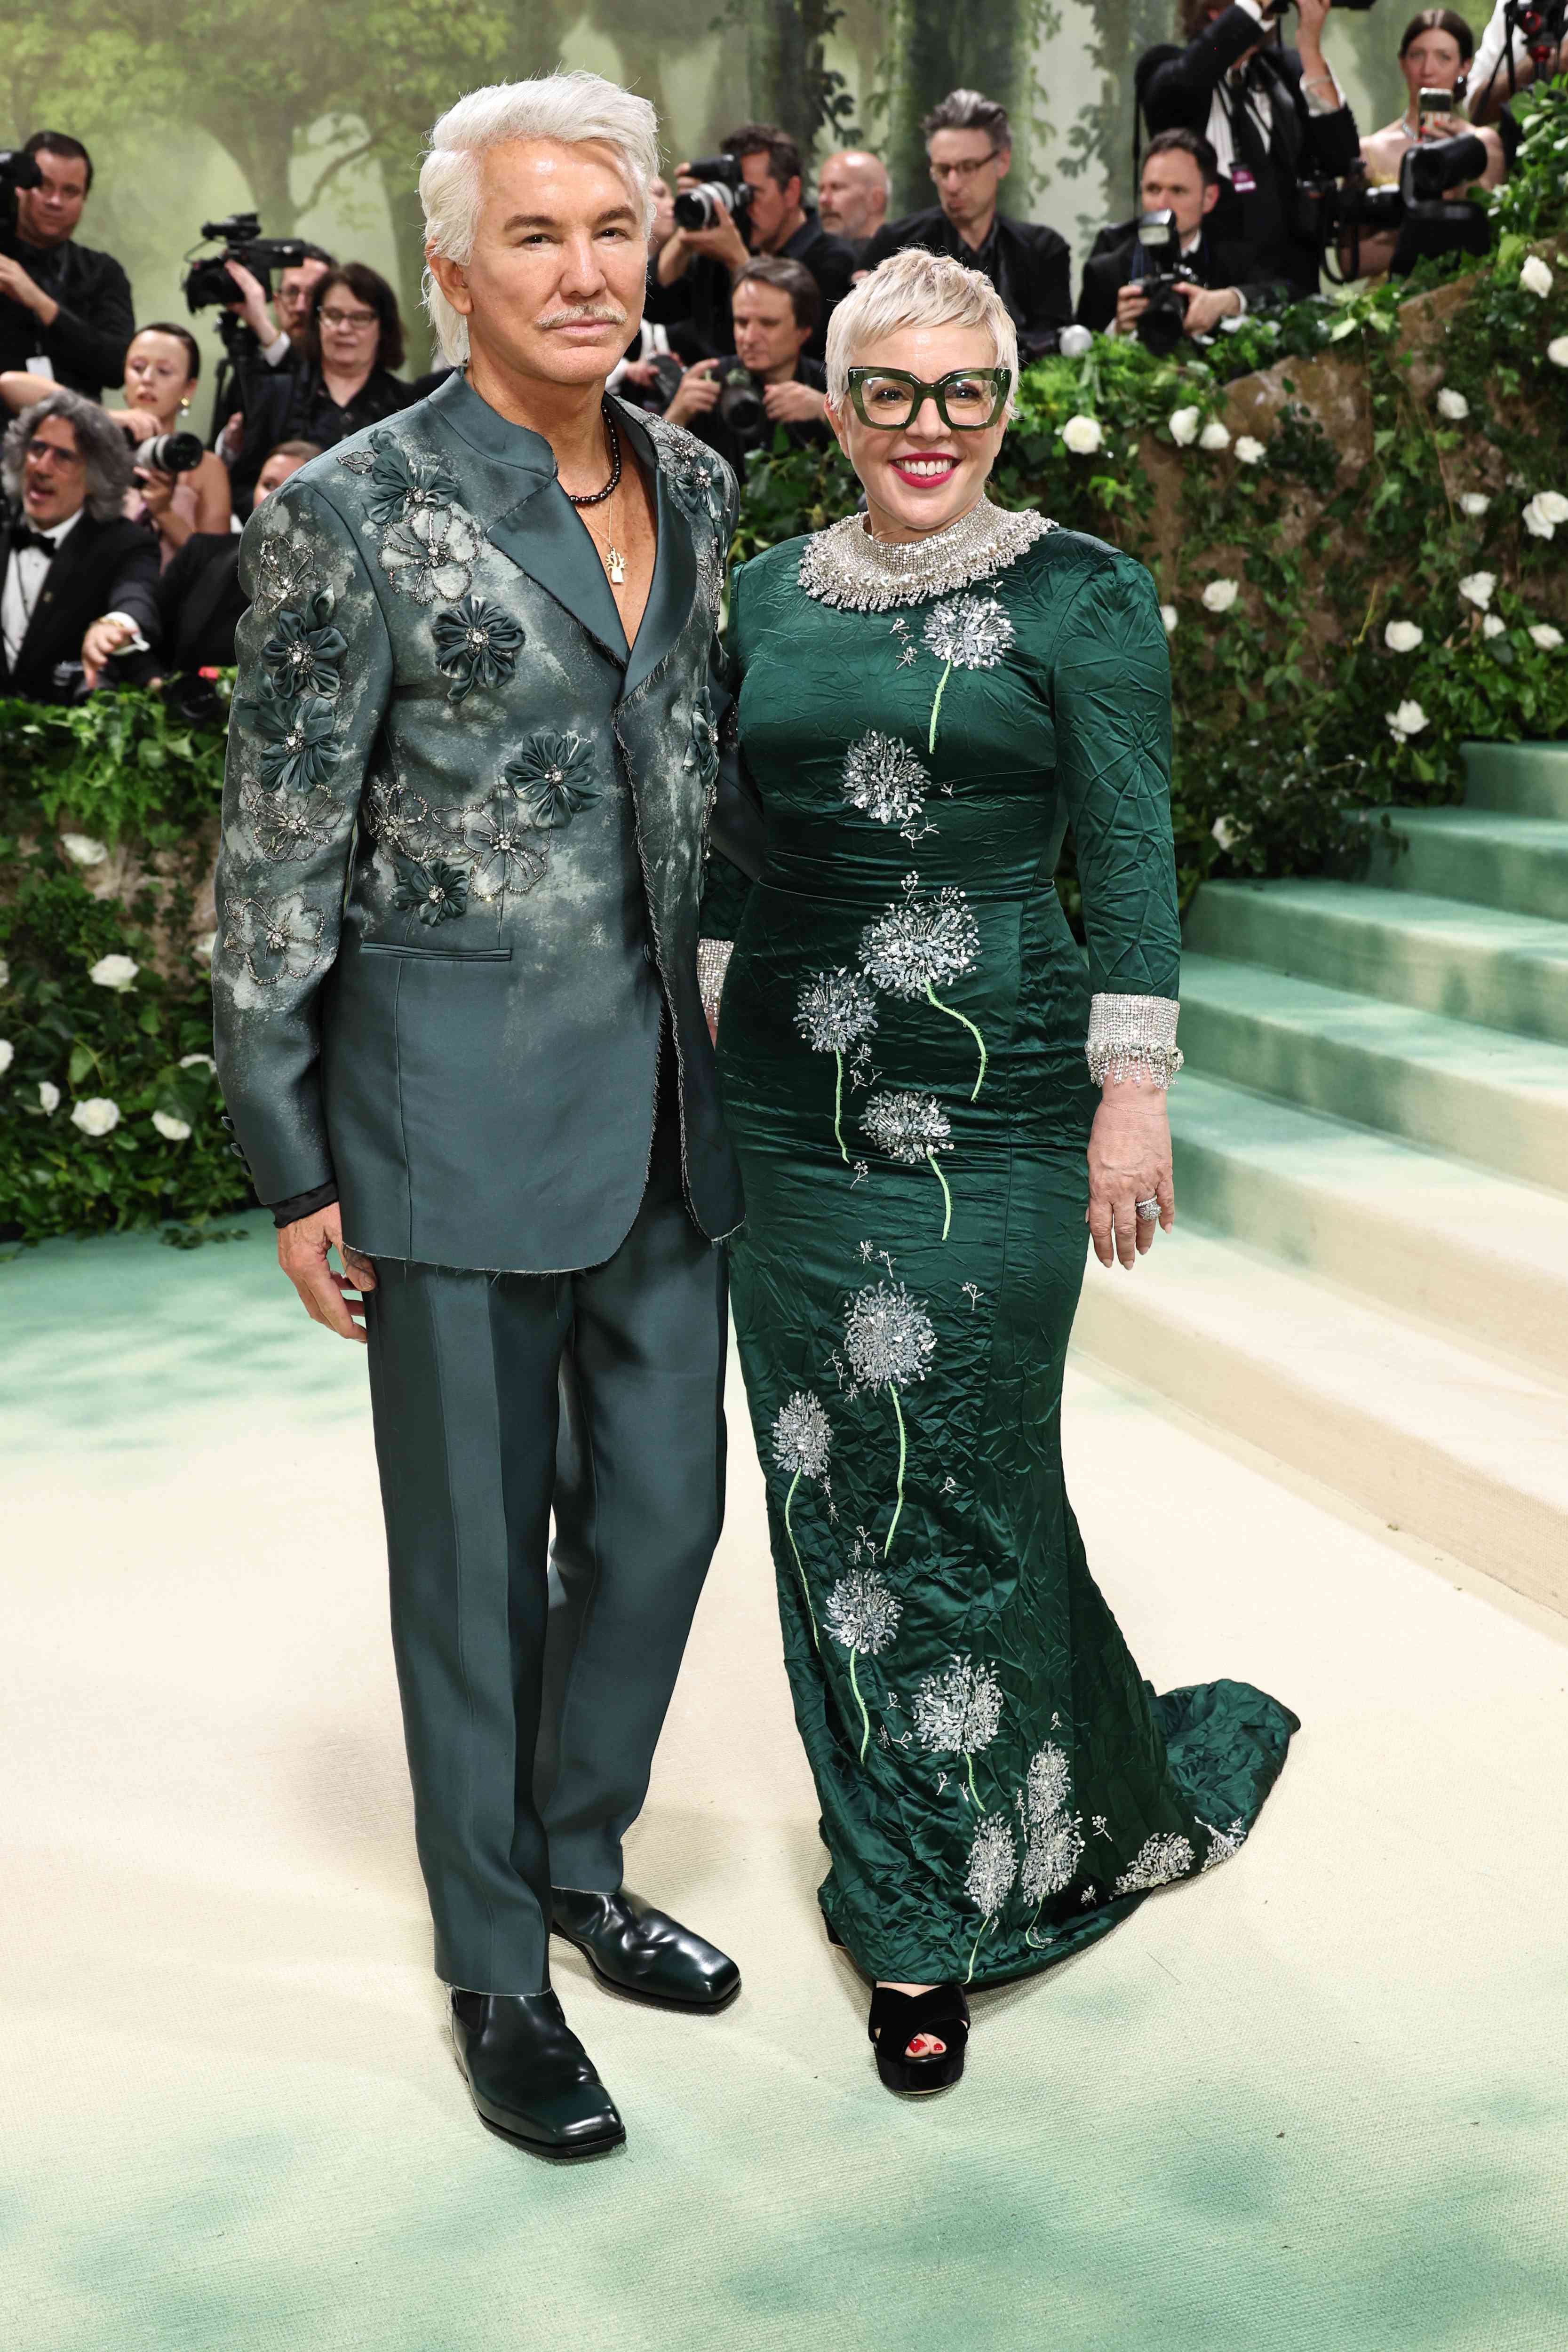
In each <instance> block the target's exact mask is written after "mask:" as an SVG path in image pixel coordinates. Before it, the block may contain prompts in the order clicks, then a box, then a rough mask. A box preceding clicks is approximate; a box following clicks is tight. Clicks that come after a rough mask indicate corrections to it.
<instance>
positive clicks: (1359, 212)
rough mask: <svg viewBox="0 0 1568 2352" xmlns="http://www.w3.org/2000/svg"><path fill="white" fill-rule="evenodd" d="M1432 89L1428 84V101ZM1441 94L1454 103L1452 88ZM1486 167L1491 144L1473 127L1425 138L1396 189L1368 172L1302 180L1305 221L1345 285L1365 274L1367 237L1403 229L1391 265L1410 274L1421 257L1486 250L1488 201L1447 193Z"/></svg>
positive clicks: (1395, 272)
mask: <svg viewBox="0 0 1568 2352" xmlns="http://www.w3.org/2000/svg"><path fill="white" fill-rule="evenodd" d="M1431 95H1434V93H1431V92H1428V91H1425V90H1424V91H1423V92H1422V99H1423V100H1426V98H1427V97H1429V96H1431ZM1443 96H1444V97H1445V99H1446V100H1447V103H1448V104H1449V106H1450V107H1451V106H1452V103H1453V100H1452V96H1451V93H1448V92H1444V93H1443ZM1486 168H1487V151H1486V147H1485V145H1484V143H1483V142H1482V141H1481V139H1480V138H1479V135H1478V133H1477V132H1475V131H1457V132H1456V133H1455V135H1454V136H1453V138H1451V139H1430V140H1424V141H1423V142H1421V143H1420V145H1418V146H1415V147H1412V148H1411V149H1410V150H1409V152H1408V153H1407V154H1406V155H1405V161H1404V163H1402V164H1401V165H1400V167H1399V184H1398V186H1397V187H1395V188H1374V187H1373V186H1372V185H1371V184H1369V182H1368V180H1367V177H1366V173H1365V172H1364V171H1363V170H1358V171H1356V172H1354V173H1351V174H1349V176H1347V177H1346V178H1345V179H1344V180H1342V181H1333V180H1303V181H1302V183H1301V184H1300V191H1299V196H1300V206H1301V213H1302V219H1303V226H1305V227H1306V229H1307V232H1308V234H1309V235H1310V236H1313V237H1315V238H1316V239H1317V241H1318V244H1319V246H1320V247H1321V251H1322V254H1323V256H1324V262H1325V267H1327V268H1328V275H1329V276H1330V278H1333V279H1335V281H1336V282H1337V283H1340V284H1343V283H1345V282H1346V280H1347V279H1349V278H1359V277H1360V276H1361V274H1362V272H1361V241H1362V239H1363V236H1384V235H1387V234H1389V233H1391V232H1395V231H1396V232H1397V234H1398V238H1399V242H1398V244H1397V245H1396V246H1395V247H1394V258H1393V260H1392V261H1391V262H1390V263H1389V265H1388V267H1389V275H1390V276H1391V277H1394V278H1405V277H1408V276H1409V274H1410V272H1411V270H1413V269H1414V268H1415V264H1416V263H1417V262H1418V261H1423V260H1426V259H1428V258H1433V257H1437V256H1439V255H1442V254H1445V253H1473V254H1481V253H1487V252H1489V250H1490V248H1491V242H1492V223H1491V215H1490V214H1489V212H1488V210H1487V208H1486V206H1485V205H1479V204H1476V203H1475V202H1474V201H1473V200H1471V199H1470V198H1468V197H1458V198H1455V199H1450V198H1449V196H1448V194H1447V191H1448V190H1449V189H1450V188H1457V187H1464V186H1465V185H1466V184H1468V182H1469V181H1471V180H1479V178H1480V177H1481V176H1482V174H1483V173H1485V171H1486ZM1330 255H1336V256H1337V255H1345V256H1346V257H1347V258H1346V259H1345V262H1344V266H1343V268H1342V270H1341V271H1336V270H1335V269H1334V268H1331V267H1328V257H1329V256H1330Z"/></svg>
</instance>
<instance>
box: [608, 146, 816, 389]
mask: <svg viewBox="0 0 1568 2352" xmlns="http://www.w3.org/2000/svg"><path fill="white" fill-rule="evenodd" d="M720 145H721V150H722V152H724V153H725V154H726V155H732V156H733V157H734V159H735V161H736V162H737V163H739V165H740V167H741V176H742V179H743V181H744V182H745V184H746V186H747V188H748V189H749V190H750V197H749V201H748V204H747V207H746V212H745V215H744V226H743V227H742V226H741V225H739V224H737V222H736V219H735V215H734V214H733V213H732V212H726V213H724V214H722V215H721V217H720V218H719V220H717V221H716V222H715V223H714V225H713V226H712V227H711V228H702V229H689V228H677V229H676V230H675V232H674V234H673V235H672V236H668V237H667V238H666V239H665V241H664V243H663V244H662V245H661V246H660V247H659V249H658V257H657V259H656V260H655V262H654V265H653V268H651V269H650V270H649V272H648V280H647V301H646V303H645V306H644V310H643V316H644V318H645V319H647V320H650V321H651V322H652V323H653V324H655V325H657V326H662V327H668V328H671V329H672V330H673V332H672V333H671V336H670V341H671V343H672V344H673V345H674V346H675V347H676V348H677V349H679V350H680V351H681V352H682V356H685V353H686V352H687V351H690V352H691V353H692V355H693V356H694V357H696V358H699V359H721V358H722V357H723V356H724V355H725V354H726V353H727V352H732V351H733V350H734V348H735V321H734V318H733V315H732V313H731V309H730V289H731V286H732V285H733V284H734V282H735V280H736V278H737V277H738V276H739V274H740V272H741V271H742V269H743V268H745V266H746V264H747V262H748V261H750V260H752V258H753V257H755V256H757V255H759V254H770V255H772V256H773V258H774V259H775V260H779V261H798V262H799V263H800V265H801V268H803V269H807V270H809V271H810V273H811V275H812V277H813V278H815V279H816V290H817V293H818V295H819V296H820V297H821V301H822V312H821V317H820V320H819V321H818V324H817V327H816V332H815V333H814V335H813V337H812V340H811V342H810V344H809V346H808V350H807V356H808V357H809V358H811V359H814V360H819V359H821V357H822V354H823V350H824V347H825V341H826V333H827V321H828V320H829V318H830V317H831V316H832V314H833V310H834V309H835V306H836V305H837V304H838V303H840V302H842V301H843V299H844V297H845V296H846V294H847V293H848V291H849V287H850V282H851V280H852V278H853V277H854V273H855V252H854V248H853V247H851V246H848V245H846V244H845V242H844V240H843V238H842V237H837V236H828V234H827V231H826V229H825V228H824V227H823V226H822V223H821V222H820V220H818V218H817V216H816V214H815V213H813V212H808V211H807V210H806V208H805V205H804V203H803V202H802V201H801V189H802V181H801V159H800V149H799V148H798V147H797V146H796V145H795V141H794V140H793V139H792V138H790V136H789V135H788V133H787V132H786V131H781V130H780V129H779V128H778V126H777V124H776V123H773V122H747V123H744V124H742V127H741V129H740V130H739V131H731V133H730V136H729V137H728V138H727V139H725V140H721V142H720ZM677 184H678V186H679V187H680V188H682V189H685V188H690V187H695V186H696V185H697V183H696V181H695V180H693V178H692V176H691V171H690V166H689V164H686V163H683V164H682V165H681V166H680V171H679V177H678V181H677Z"/></svg>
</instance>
